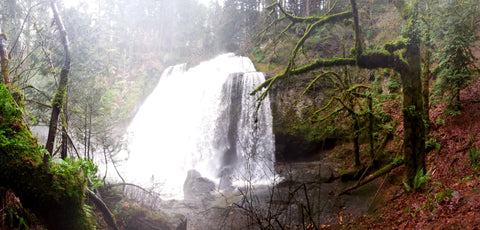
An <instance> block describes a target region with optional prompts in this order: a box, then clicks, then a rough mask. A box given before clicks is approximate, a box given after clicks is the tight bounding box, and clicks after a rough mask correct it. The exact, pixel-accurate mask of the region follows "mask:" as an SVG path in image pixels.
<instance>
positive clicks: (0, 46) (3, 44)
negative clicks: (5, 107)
mask: <svg viewBox="0 0 480 230" xmlns="http://www.w3.org/2000/svg"><path fill="white" fill-rule="evenodd" d="M0 62H1V65H2V75H3V80H4V83H5V85H7V86H8V87H9V88H10V87H11V86H12V84H11V83H10V71H9V70H8V52H7V36H6V35H5V34H0Z"/></svg>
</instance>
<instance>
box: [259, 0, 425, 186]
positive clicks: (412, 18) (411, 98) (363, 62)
mask: <svg viewBox="0 0 480 230" xmlns="http://www.w3.org/2000/svg"><path fill="white" fill-rule="evenodd" d="M350 4H351V9H352V10H351V11H344V12H342V13H337V14H335V15H330V16H323V17H319V18H316V17H305V18H302V17H295V16H293V15H291V14H288V13H287V12H286V11H285V10H284V9H283V8H282V7H281V6H280V5H279V4H278V3H275V4H272V5H270V6H269V9H273V8H278V9H279V10H280V12H281V13H282V14H283V16H285V18H286V19H287V20H289V21H291V22H292V23H306V24H307V26H306V28H307V29H306V30H305V33H304V34H303V36H302V37H301V38H300V39H299V40H298V41H297V44H296V46H295V48H294V49H293V50H292V53H291V55H290V58H289V62H288V63H287V67H286V68H285V70H284V72H283V73H281V74H278V75H276V76H275V77H273V78H270V79H268V80H267V81H265V82H264V83H262V84H261V85H260V86H258V87H257V88H256V89H255V90H254V91H253V92H252V94H253V93H256V92H258V91H260V90H262V89H263V88H266V90H265V91H263V93H262V95H261V97H260V98H259V100H260V101H261V100H263V99H264V98H265V97H266V95H267V93H268V91H269V90H270V89H271V87H272V85H273V84H274V83H275V82H276V81H277V80H280V79H282V78H285V77H289V76H295V75H300V74H304V73H309V72H312V71H315V70H318V69H321V68H324V67H334V66H358V67H360V68H365V69H378V68H390V69H393V70H395V71H396V72H398V73H399V74H400V76H401V80H402V88H403V108H404V109H403V115H404V116H403V126H404V137H403V138H404V143H405V146H406V147H405V149H404V155H405V165H406V177H407V183H408V184H409V185H411V183H412V182H413V178H414V176H415V173H416V171H417V170H418V169H420V168H425V148H424V147H425V126H424V123H423V118H424V117H423V100H422V90H421V89H422V82H421V80H420V78H421V65H420V62H421V57H420V39H419V38H420V34H419V33H420V31H419V29H418V28H419V25H418V0H415V1H414V3H413V5H410V4H408V3H407V1H406V0H394V5H395V6H396V8H397V9H398V11H399V12H400V14H401V17H402V19H403V20H404V23H405V25H406V31H405V33H403V36H404V38H403V39H402V40H399V41H397V42H395V43H392V44H389V45H386V46H385V49H386V50H387V51H388V52H387V51H385V50H379V51H375V52H368V53H364V51H363V47H362V36H361V30H360V23H359V16H358V9H357V2H356V0H350ZM340 18H342V19H347V18H352V19H353V26H352V29H353V32H354V40H355V41H354V49H353V51H354V52H352V54H353V55H354V57H353V58H347V57H342V58H338V57H337V58H331V59H317V60H316V61H314V62H311V63H309V64H306V65H304V66H301V67H299V68H296V67H295V62H294V60H295V58H296V55H297V52H298V51H299V50H300V48H301V47H302V46H303V44H304V43H305V41H306V40H307V39H308V38H309V37H310V36H311V34H312V31H313V29H315V28H318V27H319V26H322V25H324V24H325V23H326V22H327V21H329V20H331V22H338V21H339V20H337V19H340ZM327 19H328V20H327ZM323 21H324V22H325V23H324V22H323ZM329 22H330V21H329ZM400 49H402V50H404V52H403V53H402V56H403V57H405V58H404V59H403V58H401V57H400V56H399V55H396V54H394V52H395V51H397V50H400ZM330 103H332V101H330V102H329V104H330ZM344 104H345V103H344ZM334 112H335V111H334Z"/></svg>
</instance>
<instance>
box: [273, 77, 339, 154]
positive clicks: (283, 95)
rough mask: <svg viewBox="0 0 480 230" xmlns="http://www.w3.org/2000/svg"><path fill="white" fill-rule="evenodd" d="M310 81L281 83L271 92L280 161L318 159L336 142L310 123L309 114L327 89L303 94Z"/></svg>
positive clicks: (312, 89) (276, 143)
mask: <svg viewBox="0 0 480 230" xmlns="http://www.w3.org/2000/svg"><path fill="white" fill-rule="evenodd" d="M309 80H311V79H308V78H306V77H299V78H295V80H291V81H288V80H287V81H286V82H279V83H277V84H276V85H275V86H274V87H273V88H272V90H271V91H270V101H271V108H272V114H273V132H274V134H275V158H276V160H277V161H280V162H298V161H307V160H315V156H317V155H318V153H319V152H321V151H322V150H325V149H329V148H331V147H333V145H334V143H335V140H334V139H333V138H331V137H328V135H325V134H324V133H322V131H321V130H318V129H315V128H312V126H309V125H308V119H309V117H310V116H311V114H312V112H313V111H315V110H317V109H319V108H320V106H321V103H322V101H323V98H324V92H323V90H324V89H322V88H321V87H318V86H316V87H312V88H311V89H310V90H309V91H308V92H306V93H305V94H303V91H304V88H305V86H306V85H308V82H309ZM302 94H303V96H302ZM317 160H318V159H317Z"/></svg>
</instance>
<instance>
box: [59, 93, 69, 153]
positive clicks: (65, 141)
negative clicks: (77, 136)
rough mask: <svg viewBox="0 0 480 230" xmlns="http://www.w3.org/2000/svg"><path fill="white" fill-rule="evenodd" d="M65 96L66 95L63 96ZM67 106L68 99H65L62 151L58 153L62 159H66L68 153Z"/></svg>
mask: <svg viewBox="0 0 480 230" xmlns="http://www.w3.org/2000/svg"><path fill="white" fill-rule="evenodd" d="M65 96H66V95H65ZM67 105H68V99H67V97H66V98H65V103H64V104H63V110H62V111H63V113H62V149H61V151H60V157H61V158H62V159H64V160H65V159H66V158H67V153H68V134H67V130H68V114H67V109H68V108H67Z"/></svg>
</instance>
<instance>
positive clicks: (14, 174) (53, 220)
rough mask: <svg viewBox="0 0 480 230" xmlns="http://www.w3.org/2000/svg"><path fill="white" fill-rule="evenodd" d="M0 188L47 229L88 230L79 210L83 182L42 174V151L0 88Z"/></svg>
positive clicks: (77, 175) (74, 175) (80, 177)
mask: <svg viewBox="0 0 480 230" xmlns="http://www.w3.org/2000/svg"><path fill="white" fill-rule="evenodd" d="M0 116H1V119H2V122H1V124H0V186H2V187H6V188H9V189H12V190H13V191H14V193H15V194H16V195H17V196H18V197H19V198H20V200H21V201H22V204H23V205H24V207H25V208H28V209H30V210H32V211H33V212H34V213H35V214H36V215H37V216H38V217H39V218H40V219H41V220H42V221H43V222H44V223H45V225H46V226H47V227H48V228H49V229H92V225H91V223H90V221H89V220H88V218H87V217H86V213H85V211H84V210H83V205H84V200H85V190H86V181H85V178H84V176H83V174H82V173H79V172H78V171H68V173H67V174H69V175H70V176H69V177H66V176H65V173H59V172H56V171H53V172H49V173H47V172H45V170H44V166H43V162H42V158H43V155H44V154H46V150H45V149H44V148H43V147H41V146H39V145H38V144H37V139H36V138H34V137H33V136H32V134H31V132H30V131H29V129H28V128H27V127H26V125H25V124H24V123H23V120H22V110H21V108H18V107H17V106H16V104H15V102H14V101H13V99H12V97H11V95H10V93H9V92H8V90H7V89H6V88H5V86H3V85H2V86H0Z"/></svg>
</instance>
